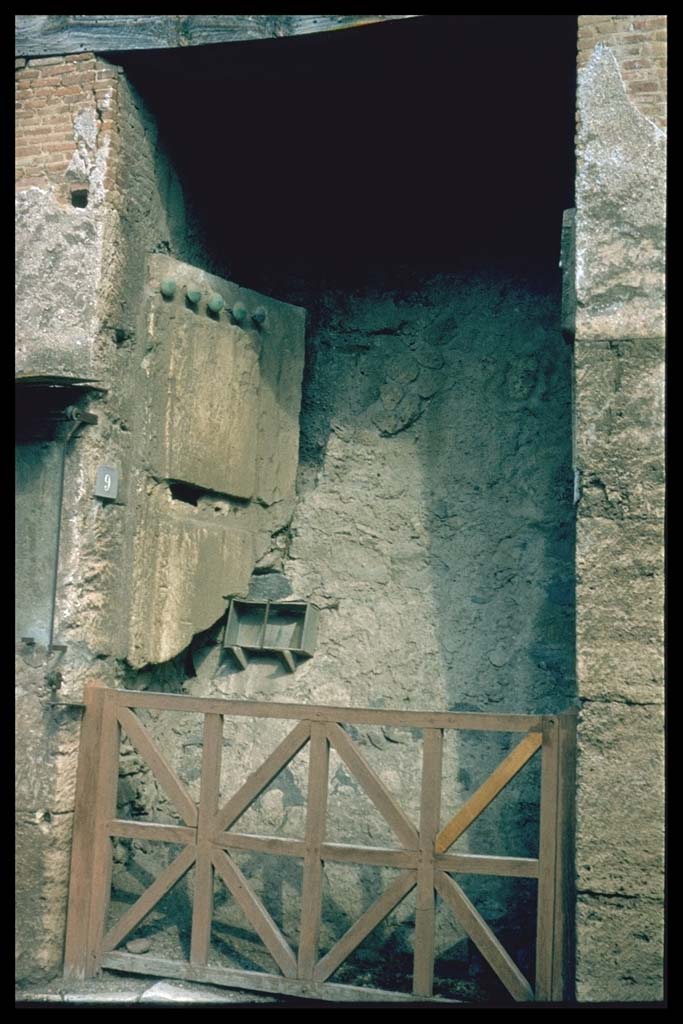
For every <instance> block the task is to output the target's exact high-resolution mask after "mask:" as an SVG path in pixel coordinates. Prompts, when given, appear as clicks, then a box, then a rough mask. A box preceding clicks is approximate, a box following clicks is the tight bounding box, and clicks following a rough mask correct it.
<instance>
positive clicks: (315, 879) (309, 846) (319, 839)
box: [298, 722, 330, 981]
mask: <svg viewBox="0 0 683 1024" xmlns="http://www.w3.org/2000/svg"><path fill="white" fill-rule="evenodd" d="M329 766H330V747H329V743H328V740H327V729H326V727H325V726H324V725H323V724H321V723H317V722H316V723H315V724H313V725H312V726H311V753H310V762H309V767H308V800H307V806H306V856H305V858H304V877H303V890H302V899H301V934H300V937H299V963H298V977H299V978H302V979H303V980H304V981H312V979H313V970H314V968H315V964H316V961H317V959H318V940H319V936H320V912H321V907H322V881H323V862H322V858H321V846H322V844H323V840H324V838H325V815H326V812H327V781H328V774H329Z"/></svg>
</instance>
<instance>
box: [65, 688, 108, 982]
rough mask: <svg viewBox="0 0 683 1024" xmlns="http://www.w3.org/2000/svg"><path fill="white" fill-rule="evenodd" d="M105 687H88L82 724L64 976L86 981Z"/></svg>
mask: <svg viewBox="0 0 683 1024" xmlns="http://www.w3.org/2000/svg"><path fill="white" fill-rule="evenodd" d="M104 699H105V691H104V688H103V687H101V686H99V685H97V684H95V683H90V684H88V685H87V686H86V688H85V695H84V701H85V714H84V715H83V722H82V725H81V737H80V747H79V751H78V775H77V777H76V803H75V810H74V824H73V840H72V846H71V870H70V880H69V905H68V912H67V925H66V944H65V949H64V976H65V977H66V978H84V977H85V975H86V971H87V967H88V922H89V921H90V900H91V896H92V884H91V870H90V869H91V864H92V851H93V846H94V844H95V837H96V829H97V792H98V780H99V770H100V744H101V736H102V705H103V703H104Z"/></svg>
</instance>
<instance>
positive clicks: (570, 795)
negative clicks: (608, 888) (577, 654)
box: [550, 708, 578, 1001]
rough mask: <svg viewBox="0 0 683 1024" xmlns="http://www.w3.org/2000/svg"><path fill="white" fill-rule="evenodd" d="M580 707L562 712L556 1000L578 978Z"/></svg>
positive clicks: (570, 990) (569, 994) (568, 994)
mask: <svg viewBox="0 0 683 1024" xmlns="http://www.w3.org/2000/svg"><path fill="white" fill-rule="evenodd" d="M577 717H578V712H577V710H576V708H569V709H567V710H566V711H563V712H562V713H561V714H560V715H558V719H559V724H560V732H559V738H560V750H559V772H560V779H559V789H558V795H559V801H558V806H557V871H556V886H555V922H554V937H553V971H552V976H553V981H552V989H551V994H550V998H551V999H552V1000H553V1001H562V1000H567V999H571V998H572V996H573V978H574V946H575V942H574V905H575V899H576V896H575V892H574V856H575V850H574V846H575V842H574V828H575V806H574V802H575V793H576V722H577Z"/></svg>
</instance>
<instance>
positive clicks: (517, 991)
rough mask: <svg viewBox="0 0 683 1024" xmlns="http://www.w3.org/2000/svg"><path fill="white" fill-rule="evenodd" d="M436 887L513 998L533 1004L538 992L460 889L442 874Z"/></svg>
mask: <svg viewBox="0 0 683 1024" xmlns="http://www.w3.org/2000/svg"><path fill="white" fill-rule="evenodd" d="M434 884H435V885H436V888H437V891H438V892H439V893H440V895H441V896H442V897H443V899H444V900H445V902H446V903H447V904H448V906H449V907H450V908H451V910H452V911H453V914H454V915H455V918H456V920H457V922H458V924H459V925H460V926H461V927H462V928H463V929H464V930H465V931H466V932H467V934H468V935H469V937H470V938H471V939H472V941H473V942H474V944H475V945H476V946H477V948H478V949H479V952H480V953H481V955H482V956H483V957H484V959H485V960H486V961H487V962H488V964H489V965H490V967H491V968H492V969H493V970H494V971H495V972H496V974H497V975H498V977H499V978H500V980H501V981H502V983H503V985H505V987H506V989H507V990H508V992H509V993H510V995H511V996H512V997H513V999H516V1000H517V1001H518V1002H532V1001H533V998H534V993H533V989H532V988H531V985H530V984H529V982H528V981H527V979H526V978H525V977H524V975H523V974H522V972H521V971H520V969H519V967H518V966H517V964H516V963H515V962H514V960H513V959H512V957H511V956H510V954H509V953H508V952H507V950H506V949H504V947H503V946H502V945H501V944H500V942H499V941H498V939H497V938H496V936H495V935H494V934H493V932H492V931H491V929H490V928H489V926H488V925H487V923H486V921H485V920H484V919H483V917H482V916H481V914H479V912H478V911H477V910H476V908H475V907H474V906H473V905H472V903H471V902H470V901H469V900H468V898H467V896H466V895H465V893H464V892H463V891H462V889H461V888H460V886H459V885H458V884H457V883H456V882H454V881H453V879H452V878H450V877H449V876H448V875H446V874H444V872H442V871H437V872H436V874H435V876H434Z"/></svg>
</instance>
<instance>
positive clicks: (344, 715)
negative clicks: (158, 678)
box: [112, 690, 543, 732]
mask: <svg viewBox="0 0 683 1024" xmlns="http://www.w3.org/2000/svg"><path fill="white" fill-rule="evenodd" d="M112 693H113V696H112V699H113V700H115V701H116V703H117V704H119V705H121V706H122V707H127V708H153V709H155V710H157V711H187V712H198V713H199V714H207V713H209V714H211V713H213V714H219V715H228V716H233V717H236V718H284V719H292V720H293V721H310V722H348V723H349V724H350V725H398V726H401V725H405V726H411V725H412V726H415V728H417V729H473V730H476V731H478V732H534V731H537V730H539V729H541V728H542V726H543V718H542V716H541V715H516V714H513V715H499V714H494V713H493V712H482V713H481V714H479V713H478V712H475V711H458V712H449V711H395V710H392V709H390V708H340V707H328V706H325V705H320V704H278V703H275V702H274V701H273V702H271V701H267V702H266V701H251V700H228V699H224V698H220V697H188V696H186V695H185V694H182V693H154V692H152V691H150V690H144V691H142V690H115V691H112Z"/></svg>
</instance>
